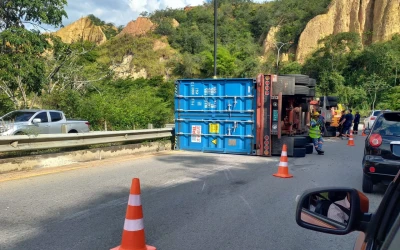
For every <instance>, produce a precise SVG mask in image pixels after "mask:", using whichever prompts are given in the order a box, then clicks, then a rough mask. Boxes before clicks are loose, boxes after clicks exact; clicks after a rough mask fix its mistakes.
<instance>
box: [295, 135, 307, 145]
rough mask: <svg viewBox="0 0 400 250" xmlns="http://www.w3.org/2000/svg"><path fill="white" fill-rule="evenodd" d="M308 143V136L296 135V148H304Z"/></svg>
mask: <svg viewBox="0 0 400 250" xmlns="http://www.w3.org/2000/svg"><path fill="white" fill-rule="evenodd" d="M306 144H307V138H306V137H305V136H296V137H294V142H293V147H294V148H304V146H305V145H306Z"/></svg>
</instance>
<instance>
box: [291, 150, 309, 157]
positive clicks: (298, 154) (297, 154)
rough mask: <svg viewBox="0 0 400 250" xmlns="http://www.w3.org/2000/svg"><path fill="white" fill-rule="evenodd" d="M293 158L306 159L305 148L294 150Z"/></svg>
mask: <svg viewBox="0 0 400 250" xmlns="http://www.w3.org/2000/svg"><path fill="white" fill-rule="evenodd" d="M293 157H306V148H294V149H293Z"/></svg>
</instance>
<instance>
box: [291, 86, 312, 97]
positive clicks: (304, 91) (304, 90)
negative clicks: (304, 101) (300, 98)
mask: <svg viewBox="0 0 400 250" xmlns="http://www.w3.org/2000/svg"><path fill="white" fill-rule="evenodd" d="M294 94H295V95H305V96H308V95H309V94H310V88H308V87H307V86H297V85H296V86H295V90H294Z"/></svg>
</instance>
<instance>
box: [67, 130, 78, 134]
mask: <svg viewBox="0 0 400 250" xmlns="http://www.w3.org/2000/svg"><path fill="white" fill-rule="evenodd" d="M77 133H78V131H76V130H71V131H68V134H77Z"/></svg>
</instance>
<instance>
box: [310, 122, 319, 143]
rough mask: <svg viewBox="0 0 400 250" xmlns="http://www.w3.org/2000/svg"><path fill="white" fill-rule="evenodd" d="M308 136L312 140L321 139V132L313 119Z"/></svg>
mask: <svg viewBox="0 0 400 250" xmlns="http://www.w3.org/2000/svg"><path fill="white" fill-rule="evenodd" d="M314 124H315V126H314V127H313V126H312V125H314ZM309 135H310V137H311V138H313V139H318V138H320V137H321V130H320V128H319V124H318V122H317V121H316V120H314V119H311V126H310V131H309Z"/></svg>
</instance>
